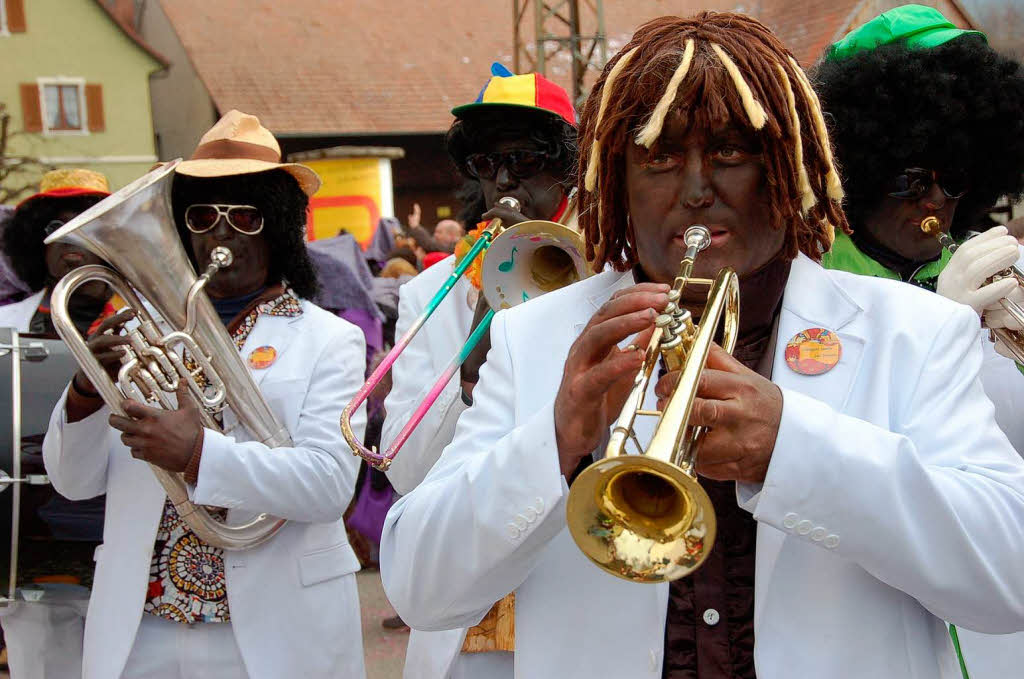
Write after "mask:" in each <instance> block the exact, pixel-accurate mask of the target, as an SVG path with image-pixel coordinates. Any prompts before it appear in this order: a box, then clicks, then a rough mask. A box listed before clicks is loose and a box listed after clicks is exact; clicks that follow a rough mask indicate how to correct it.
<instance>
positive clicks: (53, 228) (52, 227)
mask: <svg viewBox="0 0 1024 679" xmlns="http://www.w3.org/2000/svg"><path fill="white" fill-rule="evenodd" d="M62 226H64V222H62V221H60V220H59V219H54V220H53V221H52V222H50V223H49V224H47V225H46V227H45V228H44V229H43V238H49V237H50V236H52V235H53V234H54V233H56V232H57V230H58V229H59V228H60V227H62Z"/></svg>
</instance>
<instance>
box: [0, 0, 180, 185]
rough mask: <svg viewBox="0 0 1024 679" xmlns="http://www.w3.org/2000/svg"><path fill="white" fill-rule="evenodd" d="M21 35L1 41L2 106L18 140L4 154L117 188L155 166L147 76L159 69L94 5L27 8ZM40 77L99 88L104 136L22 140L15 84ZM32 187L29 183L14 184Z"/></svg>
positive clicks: (45, 2) (59, 0)
mask: <svg viewBox="0 0 1024 679" xmlns="http://www.w3.org/2000/svg"><path fill="white" fill-rule="evenodd" d="M24 5H25V13H26V25H27V30H26V32H24V33H15V34H11V35H5V36H2V37H0V64H3V68H2V69H0V102H3V103H5V104H6V105H7V109H8V112H9V113H10V114H11V116H12V120H11V129H12V130H13V131H14V132H15V133H16V135H15V136H14V138H13V139H12V140H11V144H10V146H11V148H10V151H11V152H12V153H17V154H25V155H30V156H33V157H36V158H42V159H43V160H44V161H45V162H47V163H48V164H50V165H57V166H68V165H73V166H84V167H89V168H91V169H95V170H98V171H100V172H103V173H105V174H107V176H108V178H109V179H110V182H111V184H112V186H114V187H120V186H123V185H125V184H127V183H128V182H130V181H131V180H133V179H135V178H136V177H138V176H140V175H141V174H143V173H145V172H146V171H147V170H148V169H149V168H150V167H151V166H152V164H153V163H154V162H155V160H156V147H155V143H154V138H153V123H152V112H151V108H150V98H149V75H150V73H153V72H154V71H157V70H159V69H160V68H161V65H160V64H159V62H158V61H157V60H156V59H154V58H153V57H152V56H150V55H149V54H148V53H147V52H145V51H144V50H143V49H141V48H140V47H139V46H138V45H137V44H136V43H135V42H134V41H132V40H131V38H129V37H128V36H127V35H125V33H124V32H122V31H121V30H120V28H118V26H117V25H115V24H114V22H113V20H112V19H111V18H110V17H109V16H108V15H107V14H106V13H105V12H104V11H103V9H102V8H100V7H99V6H98V5H97V4H96V2H95V0H30V1H29V2H25V3H24ZM40 77H68V78H81V79H82V80H84V81H85V82H86V83H98V84H100V85H102V86H103V111H104V118H105V122H106V129H105V130H104V131H102V132H83V133H77V132H76V133H56V134H51V135H43V134H23V133H21V131H22V130H23V121H22V109H21V97H20V93H19V89H18V86H19V84H20V83H34V82H36V80H37V78H40ZM12 181H16V182H18V183H21V182H31V181H33V176H30V175H25V176H21V177H17V178H14V179H13V180H12Z"/></svg>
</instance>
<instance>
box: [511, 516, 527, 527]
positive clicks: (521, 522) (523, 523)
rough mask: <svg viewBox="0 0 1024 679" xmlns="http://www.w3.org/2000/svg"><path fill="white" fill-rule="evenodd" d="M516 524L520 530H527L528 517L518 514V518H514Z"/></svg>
mask: <svg viewBox="0 0 1024 679" xmlns="http://www.w3.org/2000/svg"><path fill="white" fill-rule="evenodd" d="M513 521H514V522H515V524H516V528H518V529H519V530H526V517H525V516H523V515H522V514H517V515H516V518H515V519H513Z"/></svg>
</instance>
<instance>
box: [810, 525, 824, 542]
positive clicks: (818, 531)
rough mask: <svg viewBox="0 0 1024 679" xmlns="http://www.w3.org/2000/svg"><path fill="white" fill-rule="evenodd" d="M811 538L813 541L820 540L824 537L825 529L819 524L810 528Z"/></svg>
mask: <svg viewBox="0 0 1024 679" xmlns="http://www.w3.org/2000/svg"><path fill="white" fill-rule="evenodd" d="M811 539H812V540H814V541H815V542H821V541H822V540H824V539H825V529H824V528H822V527H821V526H818V527H817V528H815V529H814V530H812V531H811Z"/></svg>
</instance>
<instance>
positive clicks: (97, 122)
mask: <svg viewBox="0 0 1024 679" xmlns="http://www.w3.org/2000/svg"><path fill="white" fill-rule="evenodd" d="M36 82H37V90H36V94H37V96H38V101H39V109H38V111H39V114H38V115H39V118H40V123H41V124H40V126H39V127H40V129H38V131H39V132H42V133H43V134H48V135H60V134H88V133H89V132H102V131H103V129H104V124H105V123H104V115H103V88H102V86H101V85H98V84H86V82H85V81H84V80H83V79H82V78H39V79H38V80H37V81H36ZM27 120H28V117H26V121H27ZM28 127H29V126H26V131H32V130H30V129H28Z"/></svg>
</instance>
